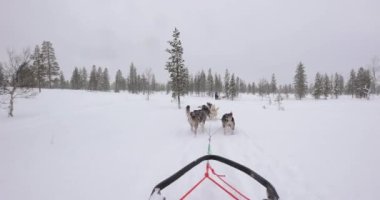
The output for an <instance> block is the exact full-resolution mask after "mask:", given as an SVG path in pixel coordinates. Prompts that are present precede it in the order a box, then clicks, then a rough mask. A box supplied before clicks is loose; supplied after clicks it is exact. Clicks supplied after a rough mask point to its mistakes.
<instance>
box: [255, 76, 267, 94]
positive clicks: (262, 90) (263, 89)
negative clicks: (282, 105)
mask: <svg viewBox="0 0 380 200" xmlns="http://www.w3.org/2000/svg"><path fill="white" fill-rule="evenodd" d="M257 87H258V88H257V90H258V93H259V95H260V96H261V97H263V96H264V95H265V94H268V93H269V90H268V88H269V83H268V81H267V80H265V79H261V80H260V82H259V85H258V86H257Z"/></svg>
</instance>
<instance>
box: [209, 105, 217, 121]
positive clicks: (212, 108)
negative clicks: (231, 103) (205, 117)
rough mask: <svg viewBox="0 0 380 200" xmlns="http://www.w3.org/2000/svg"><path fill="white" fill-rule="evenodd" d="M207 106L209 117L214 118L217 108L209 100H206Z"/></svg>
mask: <svg viewBox="0 0 380 200" xmlns="http://www.w3.org/2000/svg"><path fill="white" fill-rule="evenodd" d="M207 107H208V109H209V110H210V115H209V117H210V119H216V117H217V116H218V110H219V108H218V107H216V106H215V105H214V104H212V103H210V102H207Z"/></svg>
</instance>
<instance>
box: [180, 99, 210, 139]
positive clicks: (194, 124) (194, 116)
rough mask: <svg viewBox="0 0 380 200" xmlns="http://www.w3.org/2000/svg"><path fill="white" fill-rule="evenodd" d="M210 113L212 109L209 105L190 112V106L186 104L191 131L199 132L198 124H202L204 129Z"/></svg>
mask: <svg viewBox="0 0 380 200" xmlns="http://www.w3.org/2000/svg"><path fill="white" fill-rule="evenodd" d="M209 114H210V110H209V109H208V107H207V106H202V109H201V110H194V111H192V112H190V106H189V105H187V106H186V115H187V120H188V121H189V124H190V128H191V131H193V132H194V134H197V130H198V126H199V125H201V126H202V129H204V125H205V122H206V118H207V116H208V115H209Z"/></svg>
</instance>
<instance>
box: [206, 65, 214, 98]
mask: <svg viewBox="0 0 380 200" xmlns="http://www.w3.org/2000/svg"><path fill="white" fill-rule="evenodd" d="M214 91H215V85H214V78H213V76H212V72H211V68H210V69H208V73H207V95H208V96H211V97H212V96H213V95H214Z"/></svg>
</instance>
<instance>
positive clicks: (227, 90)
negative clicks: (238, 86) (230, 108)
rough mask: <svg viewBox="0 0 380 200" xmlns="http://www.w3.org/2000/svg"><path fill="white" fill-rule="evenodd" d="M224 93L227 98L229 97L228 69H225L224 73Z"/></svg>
mask: <svg viewBox="0 0 380 200" xmlns="http://www.w3.org/2000/svg"><path fill="white" fill-rule="evenodd" d="M224 93H225V94H226V97H227V98H230V73H229V72H228V69H226V72H225V74H224Z"/></svg>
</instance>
